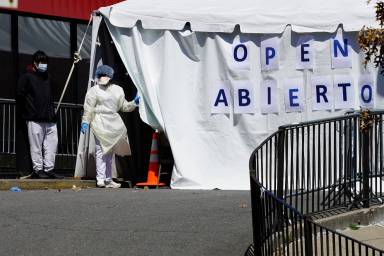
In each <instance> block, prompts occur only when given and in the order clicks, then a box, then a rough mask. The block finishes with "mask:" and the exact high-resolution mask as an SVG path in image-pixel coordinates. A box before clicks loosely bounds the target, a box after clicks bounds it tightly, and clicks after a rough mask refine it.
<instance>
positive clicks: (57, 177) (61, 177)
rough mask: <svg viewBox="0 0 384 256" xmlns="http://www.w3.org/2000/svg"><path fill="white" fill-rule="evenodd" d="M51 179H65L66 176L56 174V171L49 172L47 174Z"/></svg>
mask: <svg viewBox="0 0 384 256" xmlns="http://www.w3.org/2000/svg"><path fill="white" fill-rule="evenodd" d="M45 174H46V175H47V176H48V177H49V179H64V176H61V175H58V174H56V173H55V172H54V171H49V172H46V173H45Z"/></svg>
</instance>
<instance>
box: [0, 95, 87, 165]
mask: <svg viewBox="0 0 384 256" xmlns="http://www.w3.org/2000/svg"><path fill="white" fill-rule="evenodd" d="M82 108H83V107H82V105H77V104H68V103H64V104H62V105H61V106H60V109H59V111H58V113H57V118H58V120H57V131H58V149H57V158H56V167H57V168H58V169H60V170H69V171H71V172H73V170H74V168H75V161H76V154H77V145H78V141H79V136H80V134H79V132H80V123H81V114H82ZM0 136H1V137H0V154H1V155H2V156H3V158H4V159H6V161H7V162H9V163H2V164H3V165H5V166H6V167H7V168H8V169H14V168H15V160H14V159H13V158H14V155H15V154H16V102H15V100H12V99H0ZM12 157H13V158H12Z"/></svg>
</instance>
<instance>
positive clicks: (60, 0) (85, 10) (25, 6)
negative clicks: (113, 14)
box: [12, 0, 122, 20]
mask: <svg viewBox="0 0 384 256" xmlns="http://www.w3.org/2000/svg"><path fill="white" fill-rule="evenodd" d="M121 1H122V0H18V1H17V2H16V3H17V8H12V9H13V10H16V11H20V12H30V13H37V14H45V15H51V16H59V17H66V18H74V19H82V20H88V19H89V16H90V14H91V12H92V11H93V10H96V9H98V8H100V7H102V6H108V5H112V4H115V3H117V2H121ZM13 2H14V1H13Z"/></svg>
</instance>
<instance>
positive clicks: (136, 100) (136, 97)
mask: <svg viewBox="0 0 384 256" xmlns="http://www.w3.org/2000/svg"><path fill="white" fill-rule="evenodd" d="M133 101H134V102H135V104H136V105H139V102H140V96H139V95H138V94H136V96H135V98H134V99H133Z"/></svg>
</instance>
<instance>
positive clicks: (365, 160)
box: [362, 130, 370, 208]
mask: <svg viewBox="0 0 384 256" xmlns="http://www.w3.org/2000/svg"><path fill="white" fill-rule="evenodd" d="M362 142H363V146H362V164H363V166H362V167H363V207H364V208H369V193H370V188H369V130H365V131H362Z"/></svg>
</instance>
